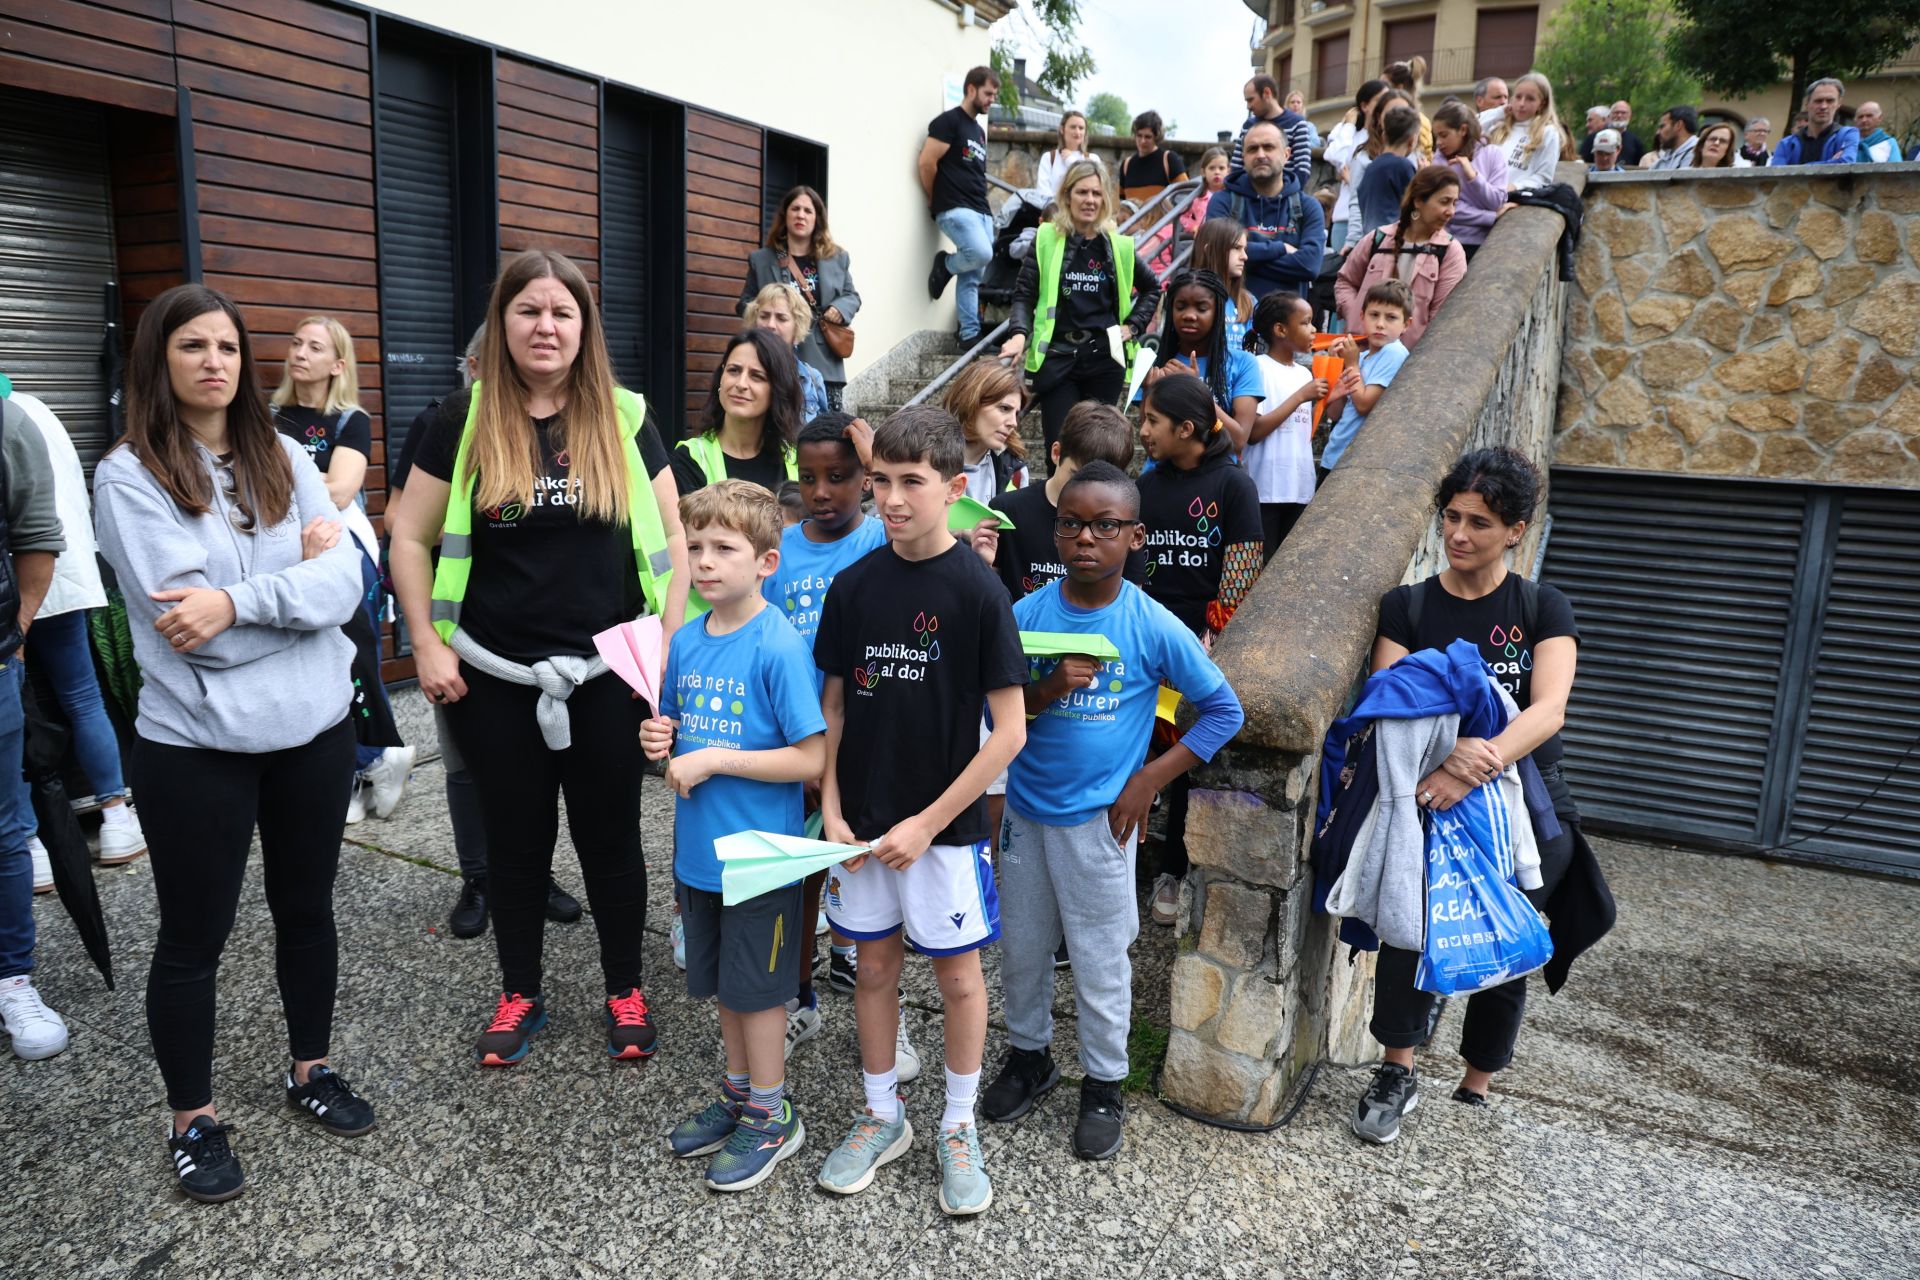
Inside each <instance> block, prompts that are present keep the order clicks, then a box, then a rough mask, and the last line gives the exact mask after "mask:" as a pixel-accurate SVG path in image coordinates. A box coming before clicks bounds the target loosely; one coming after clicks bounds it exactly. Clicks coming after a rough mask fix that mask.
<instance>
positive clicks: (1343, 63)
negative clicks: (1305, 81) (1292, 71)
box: [1313, 31, 1349, 98]
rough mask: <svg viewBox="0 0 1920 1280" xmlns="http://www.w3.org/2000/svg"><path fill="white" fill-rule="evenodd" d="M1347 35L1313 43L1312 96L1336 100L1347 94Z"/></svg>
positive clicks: (1343, 33)
mask: <svg viewBox="0 0 1920 1280" xmlns="http://www.w3.org/2000/svg"><path fill="white" fill-rule="evenodd" d="M1348 47H1349V45H1348V40H1347V33H1346V32H1344V31H1342V32H1341V33H1340V34H1339V35H1337V36H1327V37H1326V38H1325V39H1321V40H1315V41H1314V42H1313V96H1314V97H1315V98H1338V97H1343V96H1345V94H1346V92H1347V49H1348Z"/></svg>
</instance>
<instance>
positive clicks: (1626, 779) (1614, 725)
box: [1543, 470, 1807, 842]
mask: <svg viewBox="0 0 1920 1280" xmlns="http://www.w3.org/2000/svg"><path fill="white" fill-rule="evenodd" d="M1552 503H1553V535H1552V538H1551V539H1550V541H1549V543H1548V547H1547V558H1546V563H1545V566H1544V573H1543V580H1544V581H1547V582H1550V583H1552V584H1553V585H1554V586H1556V587H1558V588H1560V589H1561V590H1562V591H1564V592H1565V593H1566V594H1567V596H1568V598H1569V599H1570V600H1571V602H1572V604H1573V612H1574V619H1575V621H1576V623H1577V624H1578V626H1579V628H1580V635H1581V645H1580V664H1579V670H1578V674H1577V675H1576V676H1575V680H1574V688H1573V697H1572V699H1571V701H1570V702H1569V704H1568V710H1567V727H1566V731H1565V735H1566V746H1567V759H1566V774H1567V779H1568V781H1569V783H1571V785H1572V787H1573V793H1574V797H1575V799H1576V800H1577V801H1578V803H1579V806H1580V809H1581V812H1582V814H1583V815H1588V816H1590V817H1592V818H1594V819H1596V820H1599V821H1601V822H1603V823H1605V824H1607V825H1611V826H1616V827H1621V828H1627V829H1632V830H1639V831H1645V832H1649V833H1656V834H1667V835H1671V834H1675V833H1685V834H1691V835H1697V836H1708V837H1715V838H1719V839H1725V840H1734V841H1748V842H1751V841H1754V840H1755V839H1757V837H1758V835H1759V829H1760V827H1759V824H1760V816H1759V815H1760V812H1761V807H1762V799H1763V792H1764V790H1765V786H1766V782H1767V763H1768V758H1769V755H1770V753H1771V752H1772V751H1773V749H1774V739H1775V732H1776V730H1775V723H1776V718H1777V714H1778V712H1779V707H1778V705H1777V704H1778V699H1779V689H1780V672H1781V665H1782V660H1783V657H1784V655H1785V653H1786V648H1787V642H1788V633H1789V630H1790V628H1791V624H1792V619H1793V603H1794V593H1795V589H1796V585H1797V579H1798V574H1799V570H1800V562H1801V541H1802V539H1801V534H1802V529H1803V526H1804V524H1805V516H1806V505H1807V496H1806V493H1805V492H1804V491H1803V490H1800V489H1795V488H1770V487H1767V486H1760V485H1727V484H1713V483H1699V482H1688V481H1671V480H1665V479H1656V478H1650V477H1644V476H1633V475H1619V474H1601V473H1577V472H1562V471H1558V470H1556V471H1555V473H1554V482H1553V491H1552Z"/></svg>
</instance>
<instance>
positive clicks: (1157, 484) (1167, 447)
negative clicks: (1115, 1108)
mask: <svg viewBox="0 0 1920 1280" xmlns="http://www.w3.org/2000/svg"><path fill="white" fill-rule="evenodd" d="M1216 279H1217V277H1216ZM1179 295H1180V290H1179V289H1177V288H1176V290H1175V297H1176V299H1177V298H1178V297H1179ZM1176 305H1178V304H1177V302H1176ZM1163 354H1164V353H1163ZM1234 354H1236V355H1240V356H1242V357H1243V358H1245V359H1246V360H1247V361H1248V362H1249V363H1251V362H1252V357H1251V356H1247V355H1246V353H1245V352H1235V353H1234ZM1221 355H1222V353H1221V352H1218V351H1215V352H1214V367H1216V368H1217V367H1218V366H1219V364H1220V363H1221V361H1220V357H1221ZM1154 372H1155V373H1158V374H1161V375H1162V376H1161V377H1159V378H1157V379H1155V381H1154V383H1153V385H1152V386H1150V387H1148V388H1147V393H1146V398H1145V400H1144V401H1143V403H1142V405H1141V414H1140V442H1141V444H1143V445H1144V446H1145V447H1146V451H1147V456H1148V457H1149V458H1151V459H1152V460H1153V462H1154V463H1155V466H1154V468H1153V469H1152V470H1151V471H1147V472H1145V473H1143V474H1142V475H1141V477H1140V521H1141V523H1142V524H1143V525H1145V526H1146V532H1147V582H1146V590H1147V594H1148V595H1149V596H1151V597H1152V598H1153V599H1155V600H1157V601H1158V602H1159V603H1160V604H1162V605H1164V606H1166V608H1167V609H1168V610H1170V611H1171V612H1172V613H1173V615H1174V616H1175V617H1177V618H1179V619H1180V621H1181V622H1183V623H1185V624H1186V625H1187V627H1188V629H1189V630H1191V631H1192V632H1193V634H1194V635H1195V636H1197V637H1199V639H1200V642H1201V644H1202V645H1204V646H1206V647H1207V649H1208V650H1209V651H1211V649H1212V647H1213V640H1214V637H1215V636H1217V635H1219V634H1220V631H1221V629H1222V628H1224V627H1225V626H1226V625H1227V622H1228V621H1229V620H1230V619H1231V618H1232V617H1233V611H1234V610H1235V609H1236V608H1238V607H1239V605H1240V602H1241V601H1242V600H1243V599H1245V598H1246V594H1247V592H1248V591H1249V590H1251V589H1252V587H1253V583H1254V579H1256V578H1258V577H1259V576H1260V566H1261V559H1260V494H1259V491H1258V490H1257V489H1256V488H1255V487H1254V483H1253V480H1252V479H1251V478H1250V477H1249V476H1248V475H1247V473H1246V472H1245V471H1243V470H1241V469H1240V468H1239V467H1238V466H1236V465H1234V461H1233V458H1232V456H1231V455H1232V452H1233V445H1232V443H1231V437H1230V435H1229V432H1228V423H1227V419H1226V418H1225V417H1224V416H1223V415H1222V413H1221V411H1220V407H1219V401H1218V399H1217V392H1216V390H1215V389H1214V388H1212V387H1210V386H1209V385H1208V384H1207V383H1205V382H1203V381H1201V380H1200V379H1199V378H1197V377H1195V376H1193V375H1192V374H1191V373H1190V372H1188V371H1186V370H1184V369H1181V368H1178V367H1176V366H1171V365H1168V366H1162V367H1161V368H1159V369H1156V370H1154ZM1257 376H1258V375H1257V372H1256V378H1257ZM1256 385H1257V384H1256ZM1165 795H1166V800H1167V836H1166V841H1165V843H1163V844H1162V845H1161V846H1160V878H1159V880H1158V881H1157V882H1156V883H1155V885H1154V892H1153V919H1154V922H1155V923H1156V924H1166V925H1170V924H1172V923H1173V921H1174V915H1175V912H1176V910H1177V906H1178V902H1179V893H1180V881H1181V879H1183V878H1184V877H1185V876H1186V874H1187V845H1186V817H1187V789H1186V785H1185V784H1184V783H1183V782H1180V781H1177V780H1176V781H1175V782H1174V783H1173V784H1172V785H1170V786H1169V787H1168V788H1167V789H1166V792H1165Z"/></svg>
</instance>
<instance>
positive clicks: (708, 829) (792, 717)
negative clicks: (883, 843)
mask: <svg viewBox="0 0 1920 1280" xmlns="http://www.w3.org/2000/svg"><path fill="white" fill-rule="evenodd" d="M712 616H713V615H712V614H706V615H704V616H702V617H699V618H695V619H694V620H693V621H692V622H689V623H687V624H686V625H685V626H684V627H681V628H680V630H678V631H676V632H674V634H673V643H672V645H670V646H669V647H668V650H667V670H666V675H665V686H664V687H665V692H664V694H663V695H662V696H664V697H665V698H666V700H667V706H666V707H665V708H664V709H665V711H666V713H667V714H668V715H670V716H673V717H674V718H676V719H677V720H679V722H680V727H679V730H678V731H677V732H676V733H675V734H674V738H673V754H674V755H676V756H683V755H686V754H687V753H688V752H691V751H698V750H700V749H702V748H704V747H723V748H725V749H727V750H729V751H772V750H777V749H778V748H780V747H790V746H792V745H794V744H795V743H797V742H800V741H802V740H803V739H806V738H810V737H812V736H813V735H814V734H816V733H825V732H826V729H827V722H826V720H825V719H824V718H822V716H821V714H820V696H819V693H818V692H817V690H816V689H815V686H814V681H813V652H812V648H811V647H810V646H809V645H808V644H807V642H806V641H804V640H802V639H801V638H800V636H799V634H798V633H797V632H795V631H794V629H793V628H792V627H789V626H787V625H786V624H785V623H784V622H782V621H780V613H779V610H777V609H771V608H769V609H762V610H760V612H759V613H757V614H755V615H754V616H753V618H752V620H751V621H749V622H748V623H747V624H746V625H745V626H743V627H740V628H739V629H738V630H735V631H731V632H728V633H727V634H726V635H723V636H716V635H713V634H711V633H709V632H708V630H707V622H708V620H709V619H711V618H712ZM805 821H806V815H805V814H804V812H803V811H802V809H801V787H800V784H799V783H797V782H759V781H756V780H754V779H752V778H736V777H732V776H729V775H726V774H715V775H714V776H713V777H710V778H708V779H707V780H706V781H705V782H702V783H701V784H700V785H699V786H697V787H695V788H694V789H693V794H692V795H691V796H690V797H688V798H687V799H685V800H682V801H680V802H679V803H678V804H676V805H674V807H673V873H674V875H675V876H677V877H678V878H679V880H680V882H681V883H682V884H686V885H690V886H692V887H693V888H695V889H705V890H708V891H709V892H712V893H718V892H720V860H719V859H718V858H717V857H715V856H714V852H713V842H714V841H715V840H717V839H718V838H720V837H721V836H730V835H733V834H734V833H736V832H740V831H775V832H779V833H780V834H782V835H795V836H797V835H800V834H801V833H802V832H803V831H804V830H805ZM794 879H796V880H798V879H799V877H798V876H796V877H794Z"/></svg>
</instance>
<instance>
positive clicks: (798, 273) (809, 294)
mask: <svg viewBox="0 0 1920 1280" xmlns="http://www.w3.org/2000/svg"><path fill="white" fill-rule="evenodd" d="M780 266H781V269H782V270H784V271H785V272H786V273H787V274H788V275H790V276H792V277H793V284H794V287H795V288H796V289H798V290H800V296H801V297H803V298H805V299H806V300H807V305H808V306H809V307H811V308H813V309H814V310H815V311H818V310H819V309H820V303H819V300H818V299H816V298H815V297H814V296H813V290H812V289H811V288H809V287H808V285H807V273H806V272H804V271H802V270H801V269H800V268H799V267H798V266H797V265H795V263H794V261H793V255H792V254H790V253H783V254H781V255H780Z"/></svg>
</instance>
